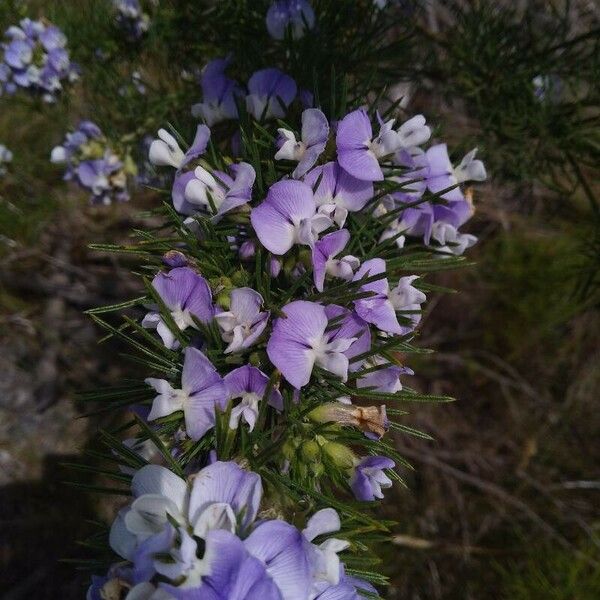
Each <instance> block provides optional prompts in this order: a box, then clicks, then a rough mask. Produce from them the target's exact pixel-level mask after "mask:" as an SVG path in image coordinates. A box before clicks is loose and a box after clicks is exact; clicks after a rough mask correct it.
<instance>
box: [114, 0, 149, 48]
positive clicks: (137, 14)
mask: <svg viewBox="0 0 600 600" xmlns="http://www.w3.org/2000/svg"><path fill="white" fill-rule="evenodd" d="M113 5H114V7H115V10H116V13H117V15H116V21H117V24H118V26H119V27H120V28H121V29H122V30H123V32H124V33H125V35H126V36H127V38H128V39H129V40H130V41H137V40H139V39H140V38H141V37H142V36H143V35H144V34H145V33H146V32H147V31H148V29H149V28H150V17H149V16H148V15H147V14H146V13H145V12H144V11H143V10H142V7H141V5H140V3H139V0H113Z"/></svg>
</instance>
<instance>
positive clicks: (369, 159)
mask: <svg viewBox="0 0 600 600" xmlns="http://www.w3.org/2000/svg"><path fill="white" fill-rule="evenodd" d="M338 162H339V163H340V165H341V167H342V168H343V169H344V170H346V171H347V172H348V173H349V174H350V175H352V176H353V177H356V178H357V179H360V180H362V181H382V180H383V171H382V170H381V167H380V166H379V162H378V161H377V158H376V157H375V155H374V154H373V153H372V152H371V151H370V150H368V149H364V150H340V149H339V148H338Z"/></svg>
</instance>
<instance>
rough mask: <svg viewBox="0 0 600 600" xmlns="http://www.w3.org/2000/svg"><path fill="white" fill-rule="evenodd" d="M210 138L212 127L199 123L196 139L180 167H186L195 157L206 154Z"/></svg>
mask: <svg viewBox="0 0 600 600" xmlns="http://www.w3.org/2000/svg"><path fill="white" fill-rule="evenodd" d="M209 140H210V129H209V128H208V127H207V126H206V125H198V129H196V136H195V137H194V141H193V142H192V145H191V146H190V147H189V149H188V151H187V152H186V153H185V158H184V159H183V162H182V163H181V166H180V169H181V168H183V167H185V166H186V165H187V164H188V163H190V162H191V161H192V160H194V159H195V158H198V157H199V156H200V155H202V154H204V153H205V152H206V148H207V147H208V141H209Z"/></svg>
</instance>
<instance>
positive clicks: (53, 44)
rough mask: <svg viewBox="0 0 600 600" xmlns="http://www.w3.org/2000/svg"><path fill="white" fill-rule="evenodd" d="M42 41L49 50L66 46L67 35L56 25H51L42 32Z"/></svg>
mask: <svg viewBox="0 0 600 600" xmlns="http://www.w3.org/2000/svg"><path fill="white" fill-rule="evenodd" d="M40 42H41V44H42V46H43V47H44V49H45V50H46V51H47V52H50V51H51V50H56V49H57V48H64V47H65V46H66V44H67V37H66V36H65V34H64V33H63V32H62V31H61V30H60V29H59V28H58V27H56V26H55V25H49V26H48V27H46V28H45V29H44V30H43V31H42V32H41V33H40Z"/></svg>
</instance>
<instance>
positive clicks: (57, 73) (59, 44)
mask: <svg viewBox="0 0 600 600" xmlns="http://www.w3.org/2000/svg"><path fill="white" fill-rule="evenodd" d="M4 35H5V38H7V40H8V41H7V42H5V43H4V44H2V45H1V48H2V51H3V57H2V62H0V95H1V94H2V93H7V94H14V93H15V92H16V91H17V89H18V88H25V89H27V90H29V91H30V92H32V93H34V94H40V95H41V96H42V98H43V99H44V101H45V102H54V101H55V100H56V97H57V95H58V94H59V93H60V92H61V91H62V89H63V84H64V83H65V82H72V81H74V80H76V79H77V78H78V68H77V66H76V65H75V64H73V63H72V62H71V60H70V58H69V52H68V50H67V48H66V45H67V38H66V37H65V35H64V34H63V33H62V31H61V30H60V29H59V28H58V27H56V26H55V25H52V24H50V23H48V22H46V21H32V20H31V19H23V20H22V21H21V22H20V23H19V25H18V26H16V25H14V26H12V27H9V28H8V29H7V30H6V33H5V34H4Z"/></svg>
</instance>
